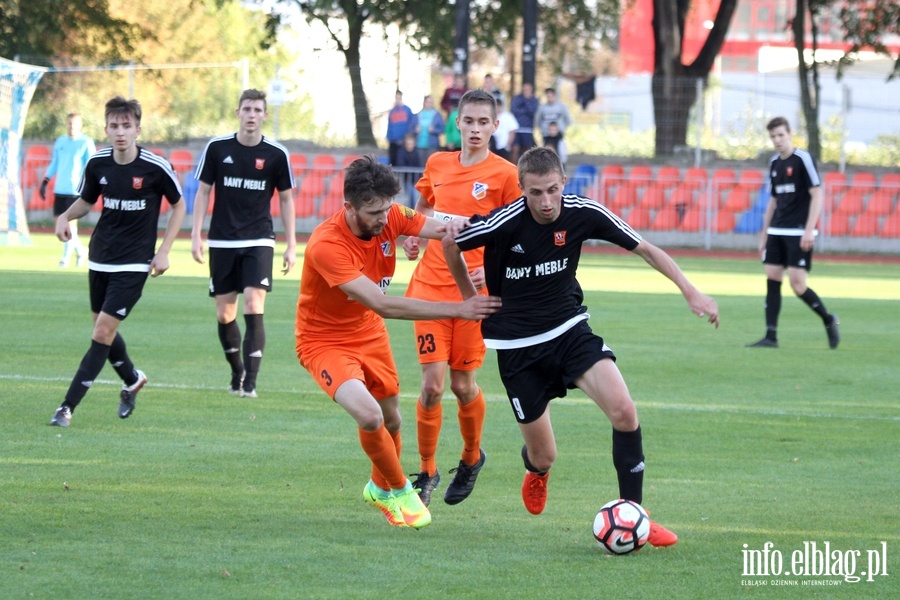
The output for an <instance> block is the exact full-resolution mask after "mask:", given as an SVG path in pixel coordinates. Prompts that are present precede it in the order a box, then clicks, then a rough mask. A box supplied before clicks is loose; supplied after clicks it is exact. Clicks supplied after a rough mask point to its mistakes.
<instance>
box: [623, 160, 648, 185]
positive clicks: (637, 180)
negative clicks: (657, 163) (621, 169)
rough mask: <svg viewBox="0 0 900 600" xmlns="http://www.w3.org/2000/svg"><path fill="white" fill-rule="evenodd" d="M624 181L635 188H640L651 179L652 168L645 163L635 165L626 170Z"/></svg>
mask: <svg viewBox="0 0 900 600" xmlns="http://www.w3.org/2000/svg"><path fill="white" fill-rule="evenodd" d="M625 181H626V182H627V183H628V185H630V186H631V187H633V188H635V189H641V188H644V187H646V186H648V185H650V182H651V181H653V169H651V168H650V167H648V166H647V165H635V166H633V167H631V168H630V169H629V170H628V176H627V177H626V178H625Z"/></svg>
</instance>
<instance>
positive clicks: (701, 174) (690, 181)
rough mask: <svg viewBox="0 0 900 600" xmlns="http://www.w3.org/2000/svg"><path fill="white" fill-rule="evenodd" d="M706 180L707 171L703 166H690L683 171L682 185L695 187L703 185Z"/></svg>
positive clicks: (707, 178)
mask: <svg viewBox="0 0 900 600" xmlns="http://www.w3.org/2000/svg"><path fill="white" fill-rule="evenodd" d="M708 181H709V173H707V172H706V169H704V168H703V167H691V168H690V169H688V170H687V171H685V172H684V182H683V183H682V185H686V186H689V187H692V188H695V189H696V188H701V187H703V186H705V185H706V183H707V182H708Z"/></svg>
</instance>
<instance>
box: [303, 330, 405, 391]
mask: <svg viewBox="0 0 900 600" xmlns="http://www.w3.org/2000/svg"><path fill="white" fill-rule="evenodd" d="M297 358H299V359H300V364H301V365H303V367H304V368H305V369H306V370H307V371H309V373H310V375H312V376H313V379H315V380H316V383H318V384H319V387H321V388H322V389H323V390H324V391H325V393H326V394H328V397H329V398H331V399H332V400H333V399H334V393H335V392H336V391H337V389H338V388H339V387H341V385H342V384H343V383H344V382H345V381H349V380H351V379H359V380H360V381H362V382H363V383H364V384H365V385H366V389H367V390H369V392H370V393H371V394H372V396H374V397H375V399H376V400H383V399H385V398H390V397H391V396H396V395H397V394H399V393H400V377H399V376H398V375H397V365H396V364H395V363H394V355H393V353H392V352H391V341H390V338H389V337H388V335H387V332H385V333H384V335H382V336H379V337H377V338H374V339H369V340H348V342H347V343H344V344H336V343H327V344H319V343H316V342H311V343H305V344H302V345H298V346H297Z"/></svg>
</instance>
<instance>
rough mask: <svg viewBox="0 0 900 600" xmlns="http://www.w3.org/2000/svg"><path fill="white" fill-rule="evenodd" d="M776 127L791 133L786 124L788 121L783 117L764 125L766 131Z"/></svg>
mask: <svg viewBox="0 0 900 600" xmlns="http://www.w3.org/2000/svg"><path fill="white" fill-rule="evenodd" d="M777 127H784V128H785V129H787V132H788V133H790V132H791V126H790V124H789V123H788V120H787V119H785V118H784V117H775V118H774V119H772V120H771V121H769V123H768V125H766V130H767V131H772V130H773V129H775V128H777Z"/></svg>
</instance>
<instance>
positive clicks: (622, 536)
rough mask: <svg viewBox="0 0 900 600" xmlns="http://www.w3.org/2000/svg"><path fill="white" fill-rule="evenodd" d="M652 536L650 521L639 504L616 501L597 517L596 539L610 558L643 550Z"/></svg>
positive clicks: (608, 503) (595, 518) (607, 505)
mask: <svg viewBox="0 0 900 600" xmlns="http://www.w3.org/2000/svg"><path fill="white" fill-rule="evenodd" d="M649 535H650V517H649V516H648V515H647V511H646V510H644V509H643V508H642V507H641V505H640V504H638V503H637V502H632V501H631V500H622V499H619V500H613V501H612V502H607V503H606V504H604V505H603V506H601V507H600V510H599V512H597V516H596V517H594V539H595V540H597V543H598V544H600V547H601V548H603V550H605V551H606V552H609V553H610V554H628V553H629V552H634V551H635V550H640V548H641V546H643V545H644V544H646V543H647V537H648V536H649Z"/></svg>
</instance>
